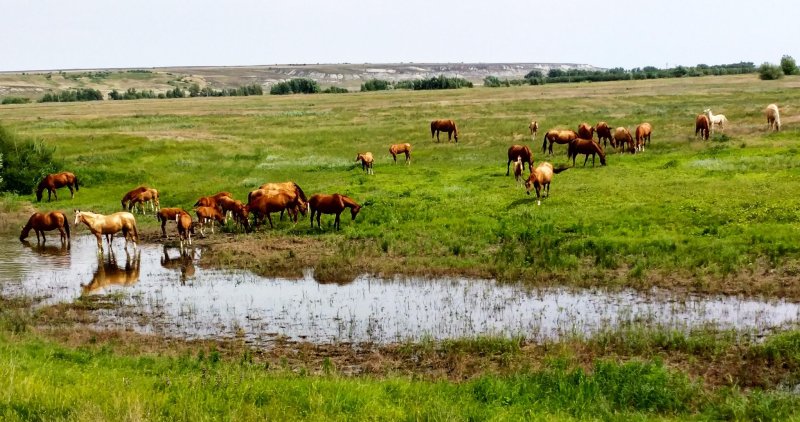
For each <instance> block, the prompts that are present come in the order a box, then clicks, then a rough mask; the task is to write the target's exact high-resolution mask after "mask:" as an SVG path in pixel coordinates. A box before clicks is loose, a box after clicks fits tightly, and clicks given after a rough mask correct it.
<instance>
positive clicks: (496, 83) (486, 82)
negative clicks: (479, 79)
mask: <svg viewBox="0 0 800 422" xmlns="http://www.w3.org/2000/svg"><path fill="white" fill-rule="evenodd" d="M510 85H511V84H510V83H509V82H508V80H505V81H501V80H500V78H498V77H497V76H487V77H485V78H483V86H488V87H490V88H499V87H501V86H510Z"/></svg>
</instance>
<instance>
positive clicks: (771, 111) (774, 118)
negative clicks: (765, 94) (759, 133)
mask: <svg viewBox="0 0 800 422" xmlns="http://www.w3.org/2000/svg"><path fill="white" fill-rule="evenodd" d="M764 114H766V115H767V127H768V128H769V129H768V130H772V129H773V128H774V129H775V132H780V130H781V113H780V111H778V105H777V104H770V105H768V106H767V108H765V109H764Z"/></svg>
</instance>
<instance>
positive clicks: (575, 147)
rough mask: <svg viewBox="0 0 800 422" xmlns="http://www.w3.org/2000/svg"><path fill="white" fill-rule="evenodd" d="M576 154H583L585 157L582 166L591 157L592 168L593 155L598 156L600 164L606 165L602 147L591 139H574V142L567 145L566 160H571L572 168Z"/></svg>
mask: <svg viewBox="0 0 800 422" xmlns="http://www.w3.org/2000/svg"><path fill="white" fill-rule="evenodd" d="M578 154H583V155H585V156H586V159H585V160H583V165H584V166H586V162H587V161H589V155H591V156H592V167H594V157H595V155H599V156H600V164H602V165H606V153H605V152H604V151H603V147H601V146H600V144H598V143H597V142H595V141H594V140H593V139H580V138H578V139H575V140H574V141H572V142H570V143H569V149H568V150H567V160H569V159H570V158H572V166H573V167H574V166H575V157H577V156H578Z"/></svg>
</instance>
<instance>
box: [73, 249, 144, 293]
mask: <svg viewBox="0 0 800 422" xmlns="http://www.w3.org/2000/svg"><path fill="white" fill-rule="evenodd" d="M141 261H142V251H140V250H137V251H136V252H135V253H134V255H133V259H131V255H130V254H129V253H128V251H127V250H125V267H123V268H120V267H119V265H118V264H117V257H116V256H115V255H114V251H113V250H109V251H108V259H107V260H106V259H105V258H104V257H103V255H98V256H97V270H96V271H95V272H94V276H93V277H92V281H90V282H89V283H87V284H81V290H82V291H83V294H89V293H94V292H96V291H98V290H100V289H103V288H105V287H108V286H112V285H115V286H132V285H134V284H136V282H137V281H139V267H140V263H141Z"/></svg>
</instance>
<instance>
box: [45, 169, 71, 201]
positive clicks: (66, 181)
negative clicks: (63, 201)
mask: <svg viewBox="0 0 800 422" xmlns="http://www.w3.org/2000/svg"><path fill="white" fill-rule="evenodd" d="M64 186H66V187H68V188H69V196H70V198H75V192H77V191H78V178H77V177H75V175H74V174H72V173H70V172H67V171H65V172H62V173H56V174H48V175H47V176H45V177H44V179H42V181H41V182H39V186H38V187H37V188H36V201H37V202H41V201H42V192H44V190H45V189H47V202H50V195H51V194H52V195H53V197H54V198H55V199H56V201H58V195H57V194H56V189H58V188H63V187H64ZM73 188H74V190H73Z"/></svg>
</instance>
